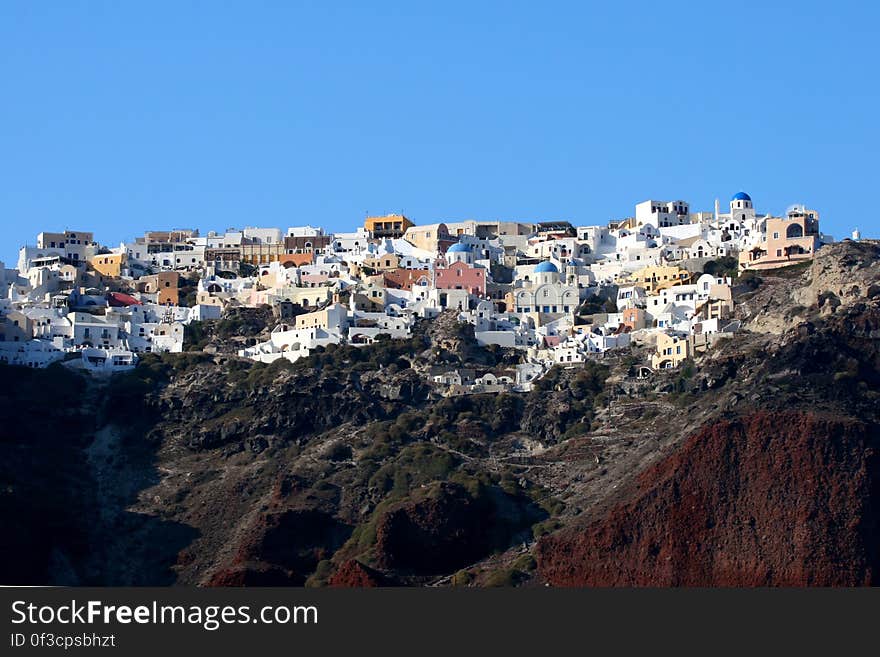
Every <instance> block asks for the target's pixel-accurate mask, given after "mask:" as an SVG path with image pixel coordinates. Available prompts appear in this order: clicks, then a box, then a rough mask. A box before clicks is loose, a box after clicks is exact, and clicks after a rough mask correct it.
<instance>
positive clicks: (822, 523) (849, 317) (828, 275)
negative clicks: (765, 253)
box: [536, 243, 880, 586]
mask: <svg viewBox="0 0 880 657" xmlns="http://www.w3.org/2000/svg"><path fill="white" fill-rule="evenodd" d="M878 263H880V247H878V245H877V244H876V243H862V244H849V243H844V244H839V245H835V246H833V247H829V248H827V249H825V250H823V251H822V252H821V253H820V255H819V256H818V257H817V258H816V260H815V262H814V263H812V265H811V266H810V267H809V268H807V269H806V270H803V269H802V270H801V271H796V270H795V271H784V270H783V271H781V272H779V274H776V273H775V272H768V273H762V275H761V276H762V278H763V279H764V280H763V281H762V282H761V284H760V286H759V287H758V289H757V291H754V290H752V291H749V292H748V293H747V295H748V296H747V298H746V300H745V303H744V304H743V305H742V306H741V308H740V313H741V316H742V317H743V318H744V319H745V320H746V324H745V327H746V329H747V330H748V331H750V333H746V334H744V335H742V336H739V337H738V338H737V340H736V341H731V342H730V343H728V344H726V345H724V347H722V348H721V349H718V350H717V351H716V352H714V353H711V354H709V355H707V356H706V357H704V358H702V359H701V360H700V361H699V362H698V363H697V365H698V374H697V376H696V377H695V379H694V382H695V384H696V385H695V388H696V391H695V394H694V395H693V404H694V406H693V408H691V410H690V411H689V413H690V414H693V413H695V412H697V409H698V408H699V407H700V406H701V404H705V403H706V394H705V393H701V392H699V390H700V389H708V390H711V391H712V394H711V396H710V400H713V401H715V402H716V406H717V410H716V411H715V412H713V413H711V414H710V415H709V416H708V417H706V418H705V420H704V422H703V423H702V424H701V425H700V426H699V427H697V428H695V429H694V430H693V431H690V432H689V433H688V434H686V435H688V438H687V439H686V440H684V441H683V442H681V443H679V444H674V445H673V446H671V447H670V448H669V449H667V450H665V451H664V453H663V455H662V456H660V458H659V459H657V460H655V461H654V462H652V463H649V464H647V465H646V466H645V467H644V468H643V469H641V470H640V471H638V472H637V473H634V474H635V476H634V477H633V478H632V479H631V480H630V481H628V482H627V483H626V485H625V486H622V487H621V490H620V491H619V493H618V494H616V495H615V496H613V497H612V498H610V499H606V500H605V501H604V503H603V504H599V505H596V506H595V507H594V508H592V509H590V510H589V511H588V512H587V513H585V514H584V515H583V517H581V518H578V519H576V520H575V521H574V522H572V523H571V524H570V525H569V526H568V527H566V528H564V529H562V530H560V531H559V532H557V533H555V534H554V535H552V536H548V537H545V538H544V539H542V540H541V541H540V543H539V545H538V546H537V549H536V556H537V562H538V565H537V570H538V573H539V577H540V578H542V579H543V580H545V581H546V582H548V583H551V584H555V585H562V586H620V585H624V586H675V585H698V586H759V585H761V586H763V585H787V586H791V585H864V584H877V583H878V573H880V570H878V567H880V460H878V458H880V457H878V448H880V404H878V402H880V340H878V338H880V286H878V284H877V283H878V276H880V264H878ZM802 303H807V304H810V305H802ZM771 317H772V318H771ZM768 318H771V319H768ZM779 330H781V331H782V333H781V335H776V334H775V332H776V331H779ZM765 331H766V332H765Z"/></svg>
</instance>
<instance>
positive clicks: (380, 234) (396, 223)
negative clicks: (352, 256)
mask: <svg viewBox="0 0 880 657" xmlns="http://www.w3.org/2000/svg"><path fill="white" fill-rule="evenodd" d="M414 225H415V224H414V223H413V222H411V221H410V220H409V219H407V218H406V217H405V216H403V215H402V214H386V215H385V216H384V217H367V219H366V220H365V221H364V230H366V231H367V232H368V233H369V234H370V237H375V238H379V239H384V238H395V239H396V238H399V237H403V234H404V233H405V232H406V229H407V228H410V227H412V226H414Z"/></svg>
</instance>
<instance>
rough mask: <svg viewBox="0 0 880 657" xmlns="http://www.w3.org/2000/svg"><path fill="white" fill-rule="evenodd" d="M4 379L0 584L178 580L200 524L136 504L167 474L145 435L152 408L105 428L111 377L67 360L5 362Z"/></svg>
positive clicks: (0, 369)
mask: <svg viewBox="0 0 880 657" xmlns="http://www.w3.org/2000/svg"><path fill="white" fill-rule="evenodd" d="M0 387H2V389H3V390H4V394H3V395H2V396H0V526H2V527H3V532H2V536H0V583H2V584H15V585H46V584H48V585H127V584H128V585H143V584H154V585H156V584H171V583H174V581H175V579H176V575H175V572H174V570H173V566H174V564H175V563H176V561H177V555H178V553H179V552H180V550H181V549H182V548H184V547H185V546H186V545H188V544H189V543H190V542H191V541H192V540H194V538H195V537H196V535H197V532H196V530H194V529H192V528H191V527H187V526H186V525H182V524H180V523H176V522H171V521H168V520H165V519H162V518H157V517H154V516H148V515H145V514H141V513H137V512H136V511H130V510H129V508H130V507H132V505H134V504H136V502H137V499H138V494H139V493H140V492H141V491H143V490H145V489H146V488H148V487H150V486H152V485H154V484H156V483H157V482H158V481H159V473H158V470H157V468H156V458H155V446H153V445H150V444H149V443H148V442H147V441H145V440H142V439H141V440H137V434H138V433H139V431H140V430H141V429H143V428H147V425H148V423H144V422H143V418H144V417H146V413H144V414H141V415H140V416H139V418H135V416H131V419H132V420H133V421H132V422H131V423H130V424H129V426H128V427H127V429H128V430H127V431H125V432H122V431H117V430H114V429H111V428H103V429H100V430H97V431H96V428H97V427H99V426H100V424H101V421H102V418H103V417H104V415H105V412H104V410H105V405H106V402H107V400H108V398H109V395H108V387H107V386H106V383H104V382H100V383H99V382H96V381H92V380H89V379H87V378H85V377H84V376H83V375H81V374H78V373H76V372H73V371H71V370H69V369H67V368H65V367H63V366H62V365H60V364H56V365H53V366H51V367H49V368H47V369H44V370H33V369H28V368H20V367H11V366H5V365H0ZM143 435H144V434H141V438H142V437H143Z"/></svg>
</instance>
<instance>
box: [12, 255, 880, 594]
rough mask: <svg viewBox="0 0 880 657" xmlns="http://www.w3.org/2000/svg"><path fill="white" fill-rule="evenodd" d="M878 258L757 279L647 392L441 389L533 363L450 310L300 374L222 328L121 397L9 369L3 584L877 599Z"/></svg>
mask: <svg viewBox="0 0 880 657" xmlns="http://www.w3.org/2000/svg"><path fill="white" fill-rule="evenodd" d="M878 262H880V246H878V245H877V244H876V243H871V242H863V243H842V244H838V245H834V246H831V247H826V248H824V249H823V250H822V251H821V252H820V254H819V255H818V256H817V258H816V260H815V261H814V262H813V263H811V264H810V265H807V266H797V267H794V268H789V269H787V270H780V271H776V272H761V273H760V274H759V275H757V276H753V275H751V274H749V275H747V276H744V277H742V278H741V279H740V281H738V285H737V288H736V297H737V300H738V302H739V305H738V311H737V313H738V318H739V319H740V320H741V321H742V323H743V331H742V332H741V333H739V334H737V335H736V337H734V338H733V339H730V340H728V341H726V342H723V343H721V344H719V345H718V346H717V347H715V348H713V350H711V351H710V352H708V353H706V354H705V355H702V356H699V357H698V358H697V359H696V360H695V361H694V362H693V363H687V364H686V365H685V366H684V367H682V368H681V369H679V370H676V371H670V372H657V373H654V374H653V375H651V376H649V377H648V378H639V377H638V376H636V375H637V373H638V364H639V363H640V362H644V360H645V358H646V356H647V354H646V353H644V352H643V351H639V350H638V349H633V350H632V351H630V352H624V353H619V354H614V355H611V356H609V357H607V358H605V359H603V360H601V361H598V362H591V363H588V364H587V365H585V366H583V367H577V368H572V369H561V368H557V369H554V370H552V371H551V372H550V373H549V374H548V375H547V376H545V377H544V378H543V379H542V380H541V381H540V382H539V385H538V386H537V389H536V390H535V391H534V392H532V393H529V394H526V395H522V394H500V395H469V396H463V397H453V398H443V397H440V396H439V395H438V394H437V393H436V392H435V391H433V390H432V389H431V387H430V386H429V385H428V384H427V382H426V381H427V377H426V374H427V372H428V371H429V370H430V368H432V367H436V366H438V365H443V366H449V367H457V366H464V367H469V368H473V369H475V370H477V371H481V370H485V369H489V368H493V367H498V366H506V365H509V364H511V363H514V362H516V360H517V358H518V356H517V354H516V353H515V352H506V351H503V350H486V349H482V348H480V347H478V346H477V345H476V344H475V343H474V340H473V334H472V331H470V330H469V327H467V326H461V325H458V324H457V323H456V322H455V321H454V317H453V316H451V315H450V316H444V317H441V318H440V319H439V320H438V321H435V322H430V323H424V324H422V325H420V326H419V327H418V328H417V330H416V331H415V334H414V336H413V338H412V340H408V341H387V342H384V343H380V344H377V345H374V346H371V347H367V348H356V347H349V346H339V347H330V348H328V349H326V350H324V351H322V352H320V353H316V354H315V355H313V356H312V357H310V358H308V359H304V360H301V361H298V362H297V363H295V364H290V363H287V362H286V361H282V362H280V363H276V364H273V365H270V366H267V365H261V364H257V363H252V362H250V361H246V360H243V359H239V358H237V357H235V356H234V355H233V354H232V353H230V352H232V351H233V349H232V347H229V348H227V343H228V344H238V342H236V340H235V335H231V334H230V333H229V332H230V331H231V332H232V333H234V331H235V329H234V327H230V325H229V323H228V322H227V324H223V325H220V324H218V325H211V326H208V327H201V328H199V329H196V330H194V331H191V333H192V335H191V336H190V337H191V338H192V341H191V342H190V345H191V346H193V349H194V350H193V351H191V352H188V353H185V354H181V355H177V356H170V355H166V356H163V357H161V358H160V357H155V356H151V357H147V358H144V359H143V360H142V362H141V363H140V365H139V366H138V368H137V369H136V370H135V371H134V372H132V373H131V374H127V375H123V376H118V377H115V378H114V379H112V380H111V381H110V382H102V381H98V380H94V381H87V380H86V379H83V378H82V377H81V376H80V375H76V374H73V373H71V372H69V371H67V370H66V369H64V368H63V367H61V366H53V368H50V369H49V370H46V371H42V372H35V371H24V372H22V371H18V370H14V369H13V368H0V379H2V382H3V385H4V389H7V390H10V391H12V392H11V393H10V394H9V395H7V396H5V397H3V398H0V450H2V452H0V456H2V458H0V522H2V523H3V526H4V527H12V528H14V531H12V532H6V533H5V534H4V539H3V541H2V545H0V549H2V555H0V556H2V557H3V558H2V559H0V564H2V568H3V570H2V572H0V581H2V582H4V583H23V584H25V583H26V584H43V583H53V584H138V585H144V584H171V583H182V584H198V585H206V586H208V585H212V586H251V585H279V584H280V585H297V586H299V585H307V586H324V585H330V586H373V585H382V586H387V585H478V586H484V585H485V586H490V585H525V586H528V585H542V584H551V585H603V586H608V585H740V584H742V585H792V584H793V585H801V584H803V585H807V584H828V585H838V584H873V583H875V581H876V577H877V576H876V575H875V573H876V572H877V558H878V556H877V555H878V544H877V541H878V531H877V523H878V519H880V514H878V490H880V489H878V484H877V481H878V463H877V457H876V451H877V441H878V421H880V417H878V409H880V403H878V401H880V350H878V338H880V289H878V264H877V263H878ZM261 312H262V311H261ZM263 314H265V313H263ZM239 315H240V316H239ZM239 315H235V317H234V318H232V319H230V320H229V321H233V320H234V322H244V323H245V324H247V326H248V327H249V328H248V329H247V330H248V331H250V332H251V333H252V334H253V336H257V335H258V334H259V332H260V331H265V321H266V318H265V317H263V316H262V315H260V313H259V312H257V313H251V314H248V313H246V312H245V313H239ZM246 339H255V338H253V337H251V338H246ZM205 349H207V351H205Z"/></svg>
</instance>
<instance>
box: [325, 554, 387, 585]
mask: <svg viewBox="0 0 880 657" xmlns="http://www.w3.org/2000/svg"><path fill="white" fill-rule="evenodd" d="M327 583H328V585H329V586H331V587H333V588H349V589H354V588H375V587H377V586H391V585H392V583H391V581H390V580H389V579H388V578H386V577H385V576H384V575H383V574H382V573H380V572H379V571H378V570H374V569H372V568H370V567H369V566H365V565H364V564H362V563H361V562H360V561H358V560H356V559H349V560H348V561H346V562H345V563H343V564H342V565H341V566H339V569H338V570H337V571H336V572H335V573H334V574H333V576H332V577H331V578H330V579H329V580H328V582H327Z"/></svg>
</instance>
